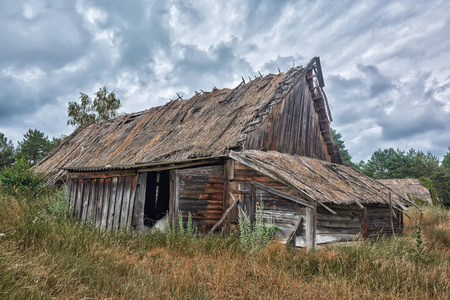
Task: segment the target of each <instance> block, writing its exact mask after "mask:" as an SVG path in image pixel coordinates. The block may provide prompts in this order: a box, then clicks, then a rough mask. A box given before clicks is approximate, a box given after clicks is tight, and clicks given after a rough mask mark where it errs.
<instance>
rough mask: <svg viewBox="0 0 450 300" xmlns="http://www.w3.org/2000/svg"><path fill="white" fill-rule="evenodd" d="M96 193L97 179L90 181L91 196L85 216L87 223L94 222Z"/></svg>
mask: <svg viewBox="0 0 450 300" xmlns="http://www.w3.org/2000/svg"><path fill="white" fill-rule="evenodd" d="M97 192H98V179H93V180H91V194H90V196H89V198H90V200H89V206H88V211H87V215H86V220H87V221H89V222H94V218H95V206H96V204H97V202H98V196H97Z"/></svg>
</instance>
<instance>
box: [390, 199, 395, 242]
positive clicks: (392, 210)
mask: <svg viewBox="0 0 450 300" xmlns="http://www.w3.org/2000/svg"><path fill="white" fill-rule="evenodd" d="M393 213H394V209H393V207H392V197H391V192H389V219H390V221H391V230H392V235H393V236H395V229H394V219H393V218H394V216H393Z"/></svg>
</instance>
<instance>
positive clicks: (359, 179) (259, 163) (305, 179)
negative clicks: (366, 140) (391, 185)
mask: <svg viewBox="0 0 450 300" xmlns="http://www.w3.org/2000/svg"><path fill="white" fill-rule="evenodd" d="M230 157H231V158H233V159H235V160H236V161H238V162H240V163H243V164H245V165H247V166H249V167H251V168H254V169H256V170H258V171H260V172H261V173H263V174H264V175H266V176H269V177H271V178H273V179H275V180H278V181H280V182H282V183H285V184H287V185H289V186H291V187H293V188H295V189H296V190H297V191H299V192H300V193H301V194H302V195H303V196H305V198H306V199H307V200H311V201H317V202H321V203H334V204H343V205H354V204H355V203H358V202H359V203H360V204H362V205H366V204H384V205H389V192H390V190H389V189H388V188H387V187H385V186H383V185H382V184H380V183H379V182H377V181H376V180H374V179H372V178H370V177H368V176H366V175H364V174H362V173H360V172H358V171H357V170H355V169H354V168H352V167H348V166H345V165H340V164H335V163H330V162H326V161H323V160H319V159H314V158H309V157H304V156H297V155H291V154H286V153H279V152H275V151H269V152H262V151H257V150H247V151H241V152H234V151H232V152H230ZM391 199H392V201H393V205H394V206H397V207H398V206H400V205H405V204H407V201H406V199H403V198H402V197H400V196H399V195H398V194H396V193H391Z"/></svg>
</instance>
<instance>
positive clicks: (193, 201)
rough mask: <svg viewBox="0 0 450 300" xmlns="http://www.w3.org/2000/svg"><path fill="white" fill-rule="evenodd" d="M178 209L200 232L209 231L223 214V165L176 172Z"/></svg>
mask: <svg viewBox="0 0 450 300" xmlns="http://www.w3.org/2000/svg"><path fill="white" fill-rule="evenodd" d="M178 180H179V190H178V193H179V194H178V209H179V210H181V211H182V212H183V217H184V218H185V219H186V218H187V212H188V211H189V212H191V214H192V220H193V221H194V223H195V224H196V225H197V227H198V228H199V229H201V230H209V229H210V228H211V227H213V226H214V224H216V223H217V221H219V219H220V218H221V217H222V214H223V212H224V204H223V194H224V180H225V177H224V170H223V165H217V166H208V167H199V168H190V169H182V170H178Z"/></svg>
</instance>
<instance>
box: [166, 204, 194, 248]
mask: <svg viewBox="0 0 450 300" xmlns="http://www.w3.org/2000/svg"><path fill="white" fill-rule="evenodd" d="M166 215H167V216H169V213H168V212H167V213H166ZM175 218H176V221H175V220H172V219H171V218H169V217H168V218H167V219H166V228H165V232H164V233H165V239H166V242H167V244H169V245H174V246H176V245H179V244H180V243H186V242H187V240H186V239H189V238H194V237H196V236H198V234H197V226H196V225H195V224H194V222H193V221H192V214H191V212H188V219H187V223H186V226H185V225H184V221H183V213H182V211H181V210H179V211H178V213H177V215H176V217H175Z"/></svg>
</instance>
